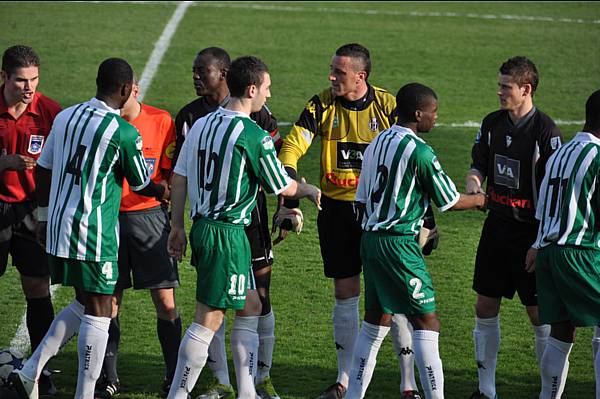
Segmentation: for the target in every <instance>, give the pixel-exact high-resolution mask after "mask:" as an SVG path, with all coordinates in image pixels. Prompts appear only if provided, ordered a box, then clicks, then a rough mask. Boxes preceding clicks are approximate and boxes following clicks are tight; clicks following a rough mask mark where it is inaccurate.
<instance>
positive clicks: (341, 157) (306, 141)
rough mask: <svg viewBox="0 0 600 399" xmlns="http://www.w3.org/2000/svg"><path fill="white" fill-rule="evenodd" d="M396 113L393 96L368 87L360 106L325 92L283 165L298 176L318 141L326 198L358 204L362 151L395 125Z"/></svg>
mask: <svg viewBox="0 0 600 399" xmlns="http://www.w3.org/2000/svg"><path fill="white" fill-rule="evenodd" d="M395 108H396V99H395V98H394V96H392V95H391V94H390V93H388V92H387V91H385V90H383V89H380V88H377V87H374V86H370V85H369V86H368V90H367V94H366V95H365V96H364V97H362V98H360V99H358V100H356V101H348V100H345V99H344V98H342V97H333V96H332V95H331V89H327V90H325V91H323V92H322V93H321V94H319V95H316V96H314V97H313V98H311V99H310V101H309V102H308V104H307V105H306V107H305V108H304V111H303V112H302V114H301V115H300V119H299V120H298V122H296V123H295V124H294V126H293V127H292V130H291V131H290V133H289V134H288V135H287V136H286V138H285V140H284V141H283V146H282V148H281V151H280V153H279V159H281V162H283V164H284V165H285V166H286V167H291V168H292V169H294V170H298V160H299V159H300V157H302V156H303V155H304V154H306V152H307V151H308V148H309V147H310V145H311V144H312V142H313V139H314V138H315V136H320V138H321V176H320V179H321V190H322V191H323V194H324V195H326V196H328V197H329V198H333V199H336V200H340V201H354V197H355V195H356V186H357V185H358V180H359V175H360V171H361V168H362V159H363V154H364V151H365V149H366V148H367V146H368V145H369V143H370V142H371V141H372V140H373V139H374V138H375V136H377V135H378V134H379V132H381V131H383V130H385V129H387V128H389V127H390V126H391V125H392V124H393V123H394V120H395V112H394V110H395Z"/></svg>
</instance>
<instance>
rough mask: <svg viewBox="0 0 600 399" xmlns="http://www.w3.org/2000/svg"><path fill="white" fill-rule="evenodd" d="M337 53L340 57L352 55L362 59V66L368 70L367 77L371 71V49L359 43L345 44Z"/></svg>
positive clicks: (359, 59) (356, 58) (351, 56)
mask: <svg viewBox="0 0 600 399" xmlns="http://www.w3.org/2000/svg"><path fill="white" fill-rule="evenodd" d="M335 55H337V56H340V57H350V58H353V59H355V60H358V61H360V63H361V64H362V68H363V69H364V70H365V72H367V77H369V74H370V73H371V54H370V53H369V50H368V49H367V48H366V47H365V46H362V45H360V44H358V43H349V44H344V45H343V46H342V47H340V48H339V49H337V50H336V51H335Z"/></svg>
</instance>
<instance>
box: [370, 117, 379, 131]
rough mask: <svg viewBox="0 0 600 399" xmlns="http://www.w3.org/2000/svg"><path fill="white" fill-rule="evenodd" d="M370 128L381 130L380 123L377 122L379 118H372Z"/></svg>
mask: <svg viewBox="0 0 600 399" xmlns="http://www.w3.org/2000/svg"><path fill="white" fill-rule="evenodd" d="M369 129H371V131H372V132H376V131H377V130H379V123H377V118H371V122H369Z"/></svg>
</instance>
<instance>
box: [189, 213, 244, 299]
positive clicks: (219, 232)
mask: <svg viewBox="0 0 600 399" xmlns="http://www.w3.org/2000/svg"><path fill="white" fill-rule="evenodd" d="M190 246H191V248H192V260H191V263H192V265H194V266H195V267H196V272H197V280H196V299H197V300H198V302H201V303H203V304H205V305H208V306H211V307H213V308H218V309H236V310H241V309H243V308H244V302H245V300H246V290H247V289H254V288H255V287H254V278H253V274H252V273H250V266H251V263H252V258H251V254H250V244H249V243H248V238H247V237H246V233H245V232H244V226H236V225H232V224H231V223H223V222H219V221H215V220H211V219H204V218H202V219H197V220H196V221H194V224H193V225H192V229H191V230H190Z"/></svg>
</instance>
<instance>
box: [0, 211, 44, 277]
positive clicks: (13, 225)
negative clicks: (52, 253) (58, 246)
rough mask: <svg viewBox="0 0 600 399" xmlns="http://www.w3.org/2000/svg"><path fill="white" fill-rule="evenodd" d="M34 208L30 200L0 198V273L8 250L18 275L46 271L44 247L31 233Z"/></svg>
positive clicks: (33, 226)
mask: <svg viewBox="0 0 600 399" xmlns="http://www.w3.org/2000/svg"><path fill="white" fill-rule="evenodd" d="M35 208H36V207H35V205H34V204H33V203H31V202H20V203H7V202H0V276H2V275H3V274H4V272H5V271H6V266H7V264H8V255H9V254H10V255H11V256H12V263H13V265H15V266H16V268H17V270H18V271H19V273H21V275H23V276H28V277H45V276H49V275H50V269H49V267H48V257H47V255H46V250H45V249H44V247H43V246H42V245H40V244H39V243H38V242H37V239H36V237H35V226H36V220H35V216H34V213H35Z"/></svg>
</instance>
